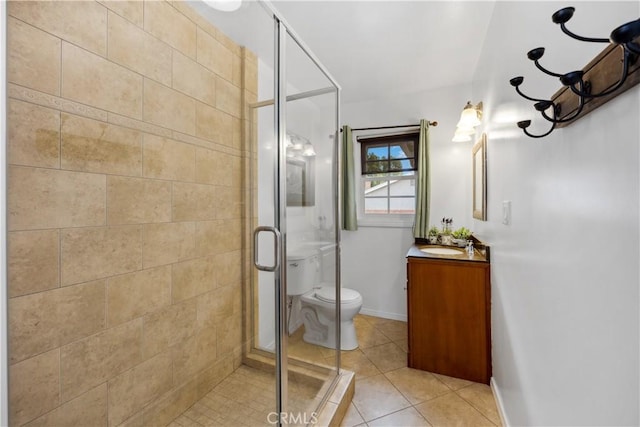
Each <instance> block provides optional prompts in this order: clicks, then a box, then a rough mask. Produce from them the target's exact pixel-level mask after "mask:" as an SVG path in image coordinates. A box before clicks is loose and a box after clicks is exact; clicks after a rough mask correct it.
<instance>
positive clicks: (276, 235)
mask: <svg viewBox="0 0 640 427" xmlns="http://www.w3.org/2000/svg"><path fill="white" fill-rule="evenodd" d="M263 231H268V232H270V233H273V257H274V262H273V265H272V266H269V265H262V264H260V263H259V262H258V235H259V234H260V233H261V232H263ZM281 240H282V235H281V234H280V231H279V230H278V229H277V228H275V227H270V226H266V225H263V226H260V227H256V229H255V230H253V265H255V266H256V268H257V269H258V270H260V271H276V270H277V269H278V267H280V243H281Z"/></svg>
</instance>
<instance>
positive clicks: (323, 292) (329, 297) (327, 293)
mask: <svg viewBox="0 0 640 427" xmlns="http://www.w3.org/2000/svg"><path fill="white" fill-rule="evenodd" d="M359 296H360V294H359V293H358V291H354V290H353V289H349V288H341V289H340V302H341V303H343V302H351V301H355V300H356V299H358V297H359ZM316 297H318V299H320V300H322V301H325V302H336V289H335V288H332V287H329V286H324V287H322V288H320V289H318V290H317V291H316Z"/></svg>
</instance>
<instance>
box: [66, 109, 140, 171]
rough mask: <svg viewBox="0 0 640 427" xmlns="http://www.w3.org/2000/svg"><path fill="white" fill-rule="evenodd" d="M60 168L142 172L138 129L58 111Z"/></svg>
mask: <svg viewBox="0 0 640 427" xmlns="http://www.w3.org/2000/svg"><path fill="white" fill-rule="evenodd" d="M61 121H62V130H61V135H62V138H61V139H62V142H61V152H62V159H61V167H62V169H70V170H78V171H83V172H96V173H108V174H116V175H132V176H140V175H142V132H139V131H136V130H132V129H127V128H123V127H120V126H115V125H111V124H108V123H104V122H99V121H97V120H92V119H86V118H84V117H79V116H73V115H70V114H64V113H63V114H62V117H61Z"/></svg>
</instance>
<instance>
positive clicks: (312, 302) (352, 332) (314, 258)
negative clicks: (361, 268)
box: [287, 248, 362, 350]
mask: <svg viewBox="0 0 640 427" xmlns="http://www.w3.org/2000/svg"><path fill="white" fill-rule="evenodd" d="M332 253H333V254H335V248H333V250H332ZM333 256H335V255H333ZM331 257H332V254H331V253H326V252H325V253H322V252H321V253H319V252H318V251H296V252H293V253H290V254H288V255H287V294H288V295H289V296H291V297H293V299H294V300H297V299H299V302H300V303H299V307H300V315H301V317H302V322H303V323H304V329H305V332H304V335H303V337H302V339H303V340H304V341H305V342H308V343H310V344H315V345H320V346H323V347H327V348H335V347H336V346H335V342H336V322H335V303H336V290H335V287H334V286H333V284H332V283H331V286H328V283H325V285H324V286H323V283H322V282H321V281H320V280H321V278H322V277H323V276H324V277H331V276H330V274H331V273H330V270H331V265H330V264H329V265H322V264H323V263H322V262H321V259H331ZM333 259H335V258H333ZM333 274H334V276H333V277H335V272H334V273H333ZM340 300H341V301H340V325H341V329H340V331H341V332H340V348H341V349H342V350H355V349H356V348H358V338H357V336H356V328H355V326H354V324H353V318H354V317H355V316H356V314H358V313H359V312H360V309H361V308H362V296H361V295H360V293H358V291H355V290H353V289H348V288H340ZM294 306H295V305H294Z"/></svg>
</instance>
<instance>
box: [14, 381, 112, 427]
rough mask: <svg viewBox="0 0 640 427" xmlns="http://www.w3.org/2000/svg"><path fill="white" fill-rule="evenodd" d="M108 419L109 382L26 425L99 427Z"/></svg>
mask: <svg viewBox="0 0 640 427" xmlns="http://www.w3.org/2000/svg"><path fill="white" fill-rule="evenodd" d="M107 421H108V420H107V384H106V383H105V384H101V385H99V386H98V387H96V388H94V389H92V390H90V391H88V392H86V393H85V394H82V395H80V396H79V397H77V398H75V399H73V400H70V401H69V402H67V403H65V404H64V405H61V406H59V407H57V408H56V409H54V410H53V411H51V412H49V413H47V414H45V415H43V416H41V417H40V418H36V419H35V420H33V421H31V422H30V423H29V424H27V425H26V427H52V426H96V427H98V426H106V425H107Z"/></svg>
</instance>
